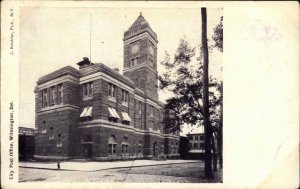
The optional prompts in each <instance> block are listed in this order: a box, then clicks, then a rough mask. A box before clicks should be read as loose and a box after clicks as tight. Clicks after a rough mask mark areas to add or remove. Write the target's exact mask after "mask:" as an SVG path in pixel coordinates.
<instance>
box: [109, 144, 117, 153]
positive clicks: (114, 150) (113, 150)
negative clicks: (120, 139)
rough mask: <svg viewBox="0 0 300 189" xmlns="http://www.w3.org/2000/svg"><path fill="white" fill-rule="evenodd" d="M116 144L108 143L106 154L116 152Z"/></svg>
mask: <svg viewBox="0 0 300 189" xmlns="http://www.w3.org/2000/svg"><path fill="white" fill-rule="evenodd" d="M116 147H117V144H108V154H110V155H112V154H115V153H116Z"/></svg>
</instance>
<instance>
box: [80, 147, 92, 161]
mask: <svg viewBox="0 0 300 189" xmlns="http://www.w3.org/2000/svg"><path fill="white" fill-rule="evenodd" d="M92 149H93V146H92V144H82V150H83V157H84V158H91V157H92Z"/></svg>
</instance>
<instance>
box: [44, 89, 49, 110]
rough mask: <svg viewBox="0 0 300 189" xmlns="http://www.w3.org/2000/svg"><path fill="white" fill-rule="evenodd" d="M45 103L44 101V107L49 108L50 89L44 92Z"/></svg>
mask: <svg viewBox="0 0 300 189" xmlns="http://www.w3.org/2000/svg"><path fill="white" fill-rule="evenodd" d="M43 99H44V100H43V101H44V106H43V107H47V106H48V89H44V90H43Z"/></svg>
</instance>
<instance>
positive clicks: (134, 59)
mask: <svg viewBox="0 0 300 189" xmlns="http://www.w3.org/2000/svg"><path fill="white" fill-rule="evenodd" d="M138 60H139V57H135V58H132V59H131V60H130V67H133V66H136V65H138Z"/></svg>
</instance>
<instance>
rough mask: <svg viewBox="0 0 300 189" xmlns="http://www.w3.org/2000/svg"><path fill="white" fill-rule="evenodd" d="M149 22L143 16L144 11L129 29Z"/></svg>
mask: <svg viewBox="0 0 300 189" xmlns="http://www.w3.org/2000/svg"><path fill="white" fill-rule="evenodd" d="M145 22H146V23H147V21H146V20H145V18H144V17H143V15H142V13H140V16H139V17H138V18H137V19H136V20H135V22H134V23H133V24H132V25H131V26H130V28H129V29H128V30H132V29H134V28H136V27H139V26H141V25H142V23H145Z"/></svg>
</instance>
